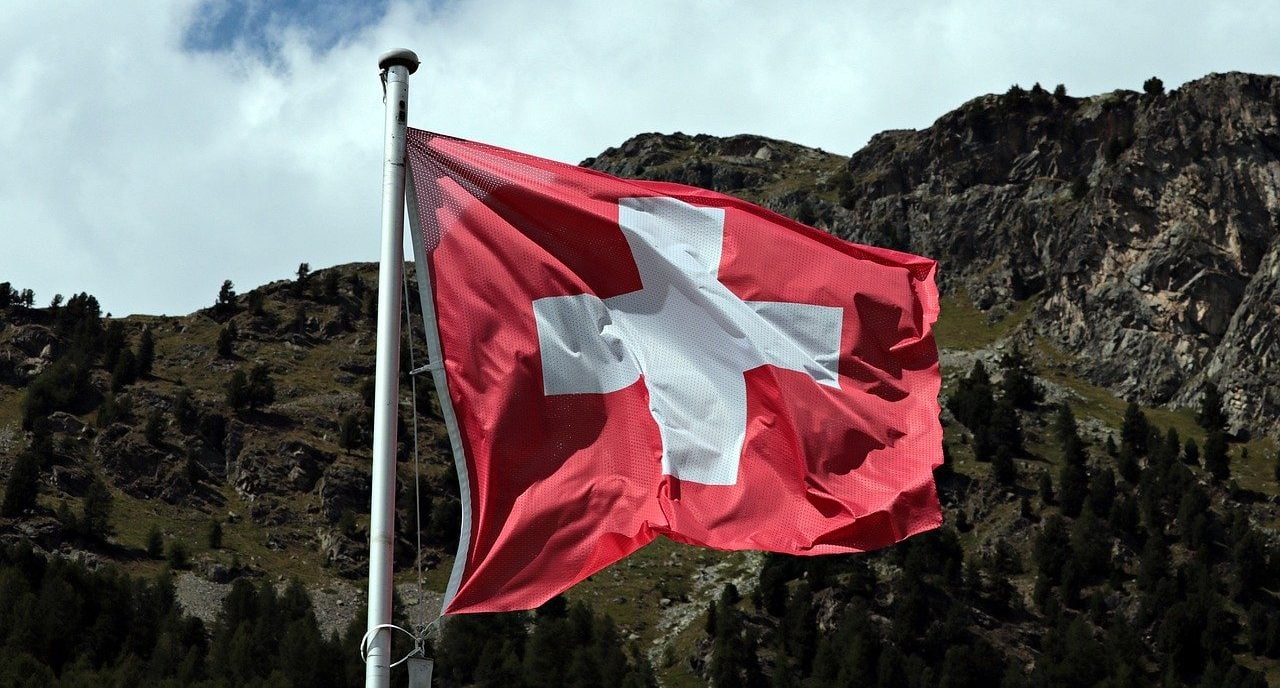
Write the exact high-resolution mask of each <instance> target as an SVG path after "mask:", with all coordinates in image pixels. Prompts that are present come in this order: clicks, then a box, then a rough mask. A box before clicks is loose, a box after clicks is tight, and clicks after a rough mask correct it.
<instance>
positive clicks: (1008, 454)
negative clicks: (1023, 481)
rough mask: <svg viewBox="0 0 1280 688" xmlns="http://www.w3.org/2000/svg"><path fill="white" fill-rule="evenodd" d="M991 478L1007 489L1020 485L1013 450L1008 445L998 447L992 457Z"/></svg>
mask: <svg viewBox="0 0 1280 688" xmlns="http://www.w3.org/2000/svg"><path fill="white" fill-rule="evenodd" d="M991 477H992V478H994V479H995V481H996V482H997V483H999V484H1000V485H1003V486H1005V487H1012V486H1014V485H1017V484H1018V467H1017V465H1015V464H1014V462H1013V450H1011V449H1009V447H1008V446H1006V445H1003V444H1001V445H998V446H997V447H996V450H995V454H994V455H992V457H991Z"/></svg>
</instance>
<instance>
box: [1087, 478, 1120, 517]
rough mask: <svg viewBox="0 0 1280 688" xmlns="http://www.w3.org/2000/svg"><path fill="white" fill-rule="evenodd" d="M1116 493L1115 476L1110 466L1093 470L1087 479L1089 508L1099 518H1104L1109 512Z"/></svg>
mask: <svg viewBox="0 0 1280 688" xmlns="http://www.w3.org/2000/svg"><path fill="white" fill-rule="evenodd" d="M1115 495H1116V476H1115V473H1112V472H1111V469H1110V468H1104V469H1102V470H1099V471H1096V472H1094V474H1093V476H1092V477H1091V478H1090V479H1089V497H1088V504H1089V510H1090V511H1092V512H1093V513H1095V514H1097V515H1098V516H1099V517H1101V518H1106V517H1107V516H1108V515H1109V514H1110V513H1111V506H1112V504H1113V503H1114V501H1115Z"/></svg>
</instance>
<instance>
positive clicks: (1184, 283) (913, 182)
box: [583, 73, 1280, 433]
mask: <svg viewBox="0 0 1280 688" xmlns="http://www.w3.org/2000/svg"><path fill="white" fill-rule="evenodd" d="M583 164H584V165H587V166H590V167H593V168H595V169H599V170H603V171H607V172H611V173H615V174H621V175H626V176H643V177H648V178H655V179H662V180H666V181H677V182H683V183H688V184H694V185H699V186H708V187H711V188H715V189H717V190H720V191H724V192H727V193H732V194H736V195H740V196H745V197H748V198H751V199H752V200H756V201H758V202H761V203H763V204H765V205H767V206H769V207H772V208H774V209H776V210H779V211H781V212H784V213H787V214H790V215H792V216H794V217H797V218H799V219H800V220H802V221H805V222H809V223H811V224H815V225H817V226H819V227H823V228H825V229H828V230H830V231H832V232H834V233H836V234H838V235H840V236H843V237H845V238H848V239H852V240H855V241H860V242H865V243H873V244H879V245H887V246H892V247H895V248H900V249H904V250H909V251H912V252H916V253H921V254H924V255H928V256H931V257H934V258H936V259H937V260H938V261H939V262H940V264H941V271H940V273H941V274H940V279H941V283H942V287H943V289H944V291H945V292H946V293H948V294H950V295H952V296H956V297H959V298H965V299H968V300H970V301H972V302H973V303H974V305H976V306H978V307H979V308H981V309H982V310H984V311H986V312H987V313H988V314H989V317H991V318H992V319H998V318H999V317H1000V316H1001V315H1002V314H1004V313H1007V312H1010V311H1012V310H1014V309H1018V308H1020V307H1023V306H1027V305H1028V303H1027V302H1030V304H1029V306H1030V308H1029V310H1030V317H1028V318H1026V319H1025V320H1024V321H1022V322H1021V324H1020V326H1019V328H1020V329H1019V331H1018V332H1016V333H1015V334H1016V335H1017V336H1019V337H1021V338H1023V339H1025V340H1027V341H1028V342H1030V343H1033V344H1038V345H1040V346H1041V347H1043V348H1049V349H1055V350H1059V351H1062V352H1065V353H1068V354H1071V355H1073V356H1074V358H1075V367H1076V369H1077V370H1078V371H1079V372H1080V373H1082V374H1083V375H1084V376H1086V377H1087V378H1088V379H1089V380H1090V381H1091V382H1093V383H1095V384H1099V385H1102V386H1105V387H1108V388H1110V389H1112V390H1114V391H1115V392H1117V393H1118V394H1121V395H1123V396H1125V397H1127V398H1129V399H1132V400H1137V401H1140V402H1143V403H1147V404H1171V405H1175V406H1190V405H1193V404H1195V403H1196V401H1197V400H1198V399H1199V397H1200V395H1201V394H1202V392H1203V390H1204V388H1205V385H1206V384H1207V383H1215V384H1217V385H1218V386H1219V387H1220V388H1221V389H1222V390H1223V392H1224V396H1225V398H1226V404H1227V410H1228V415H1229V417H1230V420H1231V423H1232V426H1233V429H1234V430H1236V431H1243V430H1246V429H1252V430H1256V431H1264V432H1270V433H1274V432H1276V431H1277V430H1278V429H1280V422H1278V420H1277V419H1280V324H1278V323H1280V241H1278V240H1277V237H1278V236H1280V232H1278V231H1277V228H1278V227H1280V78H1277V77H1273V76H1257V75H1248V74H1238V73H1232V74H1215V75H1210V76H1207V77H1205V78H1202V79H1199V80H1197V81H1193V82H1190V83H1188V84H1185V85H1183V86H1182V87H1180V88H1178V89H1175V90H1173V91H1170V92H1168V93H1164V92H1161V91H1159V90H1157V89H1152V90H1151V92H1147V93H1141V94H1140V93H1136V92H1132V91H1115V92H1112V93H1107V94H1103V95H1098V96H1093V97H1087V98H1074V97H1070V96H1068V95H1066V94H1065V91H1063V90H1059V91H1057V92H1055V93H1050V92H1048V91H1045V90H1043V89H1041V88H1039V86H1038V85H1037V86H1036V87H1034V88H1032V89H1029V90H1024V89H1020V88H1016V87H1015V88H1012V89H1010V91H1009V92H1007V93H1005V94H1003V95H987V96H982V97H979V98H976V99H974V100H972V101H970V102H968V103H965V104H964V105H962V106H961V107H959V108H957V109H956V110H954V111H952V112H950V113H947V114H946V115H943V116H942V117H941V118H939V119H938V120H937V121H936V122H935V123H934V124H933V125H932V126H930V127H929V128H927V129H923V130H920V131H915V130H898V131H888V132H884V133H882V134H879V135H877V136H875V137H873V138H872V140H871V141H870V142H869V143H868V144H867V146H866V147H865V148H863V149H862V150H860V151H858V152H856V153H854V154H853V156H852V157H850V158H843V157H841V156H837V155H833V154H830V153H825V152H823V151H818V150H813V149H808V148H804V147H802V146H797V145H795V144H790V143H786V142H782V141H774V140H769V139H765V138H761V137H757V136H735V137H730V138H723V139H721V138H715V137H709V136H694V137H691V136H686V135H683V134H674V135H670V136H663V135H658V134H645V135H641V136H637V137H635V138H633V139H631V140H629V141H627V142H626V143H624V144H623V145H621V146H620V147H618V148H612V149H609V150H608V151H605V152H604V153H603V154H602V155H600V156H599V157H596V158H592V159H589V160H587V161H585V162H584V163H583Z"/></svg>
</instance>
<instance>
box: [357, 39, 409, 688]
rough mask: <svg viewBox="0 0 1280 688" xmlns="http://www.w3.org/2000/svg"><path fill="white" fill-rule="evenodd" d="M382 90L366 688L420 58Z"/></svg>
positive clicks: (386, 640) (381, 574)
mask: <svg viewBox="0 0 1280 688" xmlns="http://www.w3.org/2000/svg"><path fill="white" fill-rule="evenodd" d="M378 67H379V68H380V69H381V70H382V81H383V86H384V88H385V103H386V120H385V121H386V129H385V135H384V142H383V143H384V145H383V153H384V158H383V166H382V253H381V262H380V265H379V269H378V344H377V363H376V367H375V369H374V392H373V470H372V474H373V475H372V481H371V482H372V487H371V490H372V494H371V498H370V507H369V616H368V625H367V628H368V633H367V636H368V641H369V642H368V654H367V656H366V657H367V658H366V660H365V675H364V676H365V686H367V687H368V688H388V687H389V686H390V685H391V656H390V655H391V629H390V628H389V626H388V624H390V623H391V598H392V585H393V581H392V572H393V571H392V546H393V544H394V542H393V541H394V537H395V533H394V532H393V531H394V527H395V499H396V497H395V489H396V485H395V475H396V473H395V470H396V465H395V455H396V414H397V411H398V404H397V401H398V398H399V377H400V305H401V304H400V280H401V272H402V271H403V270H404V187H405V171H404V159H405V138H406V133H407V132H406V129H407V127H408V124H409V75H410V74H412V73H413V72H415V71H417V69H418V56H417V55H415V54H413V52H412V51H409V50H393V51H391V52H388V53H385V54H384V55H383V56H382V57H381V58H380V59H379V60H378Z"/></svg>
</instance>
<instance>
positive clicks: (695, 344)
mask: <svg viewBox="0 0 1280 688" xmlns="http://www.w3.org/2000/svg"><path fill="white" fill-rule="evenodd" d="M618 206H619V208H618V210H619V212H618V224H619V225H621V228H622V232H623V234H625V235H626V238H627V244H629V245H630V247H631V254H632V258H633V259H634V260H635V263H636V267H637V268H638V270H639V273H640V280H641V283H642V285H643V288H642V289H640V290H639V291H634V292H631V293H629V294H623V295H621V296H614V297H611V298H608V299H603V300H602V299H600V298H599V297H597V296H594V295H591V294H580V295H576V296H552V297H547V298H542V299H537V300H535V301H534V302H533V313H534V317H535V319H536V321H537V326H538V344H539V346H540V347H541V350H542V375H543V389H544V391H545V393H546V394H548V395H552V394H592V393H596V394H607V393H609V392H615V391H617V390H620V389H623V388H626V387H629V386H630V385H632V384H634V383H635V381H636V380H637V379H638V378H639V377H640V376H641V375H643V376H644V384H645V387H646V388H647V389H648V391H649V412H650V413H651V414H652V415H653V420H654V422H655V423H657V424H658V431H659V434H660V436H661V438H662V472H663V474H665V475H673V476H676V477H678V478H680V479H681V480H688V481H690V482H696V483H702V484H706V485H733V484H734V483H735V482H737V479H738V463H739V460H740V458H741V456H742V443H743V438H744V436H745V434H746V425H747V392H746V381H745V380H744V378H743V373H744V372H746V371H748V370H751V369H753V368H757V367H759V366H762V365H774V366H777V367H780V368H787V369H790V370H796V371H801V372H805V373H808V374H809V376H810V377H812V378H813V379H814V380H815V381H817V382H818V383H819V384H823V385H828V386H830V387H835V388H837V389H839V387H840V382H839V379H838V378H837V365H838V361H839V351H840V327H841V323H842V319H843V317H844V309H842V308H838V307H832V306H813V305H808V304H797V303H784V302H774V301H743V300H742V299H740V298H738V297H737V296H736V295H734V294H733V292H731V291H729V289H728V288H727V287H726V286H725V285H723V284H721V282H720V280H719V268H720V251H721V247H722V245H723V243H724V210H722V209H719V208H699V207H695V206H692V205H689V204H687V203H684V202H683V201H678V200H676V199H674V198H624V199H621V200H620V201H619V202H618ZM761 240H762V241H767V239H766V238H763V237H762V238H761ZM795 268H796V269H803V266H801V265H796V266H795Z"/></svg>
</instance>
